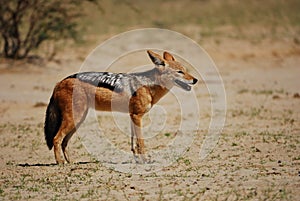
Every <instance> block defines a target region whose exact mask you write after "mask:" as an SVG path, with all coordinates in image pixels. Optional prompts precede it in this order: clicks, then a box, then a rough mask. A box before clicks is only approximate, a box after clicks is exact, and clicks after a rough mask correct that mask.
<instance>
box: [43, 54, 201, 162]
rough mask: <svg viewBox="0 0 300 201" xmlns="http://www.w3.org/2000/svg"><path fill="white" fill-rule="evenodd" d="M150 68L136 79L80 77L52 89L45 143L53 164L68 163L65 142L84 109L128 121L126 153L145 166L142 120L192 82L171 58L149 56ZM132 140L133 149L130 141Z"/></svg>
mask: <svg viewBox="0 0 300 201" xmlns="http://www.w3.org/2000/svg"><path fill="white" fill-rule="evenodd" d="M147 53H148V55H149V57H150V59H151V60H152V62H153V63H154V64H155V67H154V68H153V69H151V70H149V71H145V72H139V73H109V72H81V73H77V74H74V75H71V76H69V77H67V78H65V79H63V80H62V81H61V82H59V83H58V84H56V86H55V88H54V90H53V94H52V97H51V99H50V103H49V105H48V107H47V111H46V119H45V127H44V132H45V139H46V142H47V145H48V147H49V149H50V150H51V149H52V147H53V146H54V155H55V160H56V162H57V163H58V164H62V163H64V160H63V159H62V157H61V150H62V152H63V155H64V158H65V160H66V161H67V162H70V158H69V156H68V153H67V150H66V148H67V145H68V141H69V140H70V138H71V137H72V135H73V134H74V132H75V131H76V128H78V127H79V126H80V124H81V123H82V122H83V121H84V119H85V117H86V115H87V112H88V109H89V108H90V107H94V108H95V109H96V110H100V111H119V112H125V113H129V115H130V117H131V150H132V152H133V154H134V156H135V157H137V159H139V160H138V161H142V162H145V160H146V159H145V156H144V154H145V146H144V139H143V135H142V131H141V126H142V117H143V115H144V114H145V113H147V112H148V111H149V110H150V109H151V107H152V106H153V105H154V104H155V103H157V102H158V101H159V100H160V99H161V98H162V97H163V96H164V95H165V94H166V93H167V92H168V91H169V90H170V89H171V88H172V87H173V86H178V87H180V88H182V89H184V90H186V91H190V90H191V86H190V85H193V84H195V83H196V82H197V79H196V78H194V77H193V76H192V75H190V74H188V73H187V70H186V68H184V67H183V66H182V65H181V64H180V63H179V62H177V61H175V59H174V57H173V56H172V55H171V54H170V53H168V52H164V53H163V57H161V56H160V55H158V54H156V53H154V52H152V51H150V50H148V51H147ZM134 137H135V138H136V146H135V147H134V142H133V139H134Z"/></svg>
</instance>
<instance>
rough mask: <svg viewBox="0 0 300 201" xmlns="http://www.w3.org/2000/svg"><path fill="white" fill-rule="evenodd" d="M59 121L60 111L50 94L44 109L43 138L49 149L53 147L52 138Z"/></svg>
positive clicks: (60, 118) (56, 130) (59, 123)
mask: <svg viewBox="0 0 300 201" xmlns="http://www.w3.org/2000/svg"><path fill="white" fill-rule="evenodd" d="M61 121H62V117H61V112H60V110H59V108H58V106H57V104H56V103H55V101H54V99H53V96H52V97H51V99H50V102H49V105H48V107H47V110H46V119H45V125H44V133H45V139H46V142H47V146H48V148H49V149H50V150H51V149H52V147H53V139H54V137H55V135H56V133H57V132H58V130H59V127H60V125H61Z"/></svg>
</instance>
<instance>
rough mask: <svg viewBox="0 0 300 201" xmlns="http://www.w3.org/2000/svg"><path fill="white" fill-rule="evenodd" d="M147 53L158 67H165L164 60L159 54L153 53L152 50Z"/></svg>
mask: <svg viewBox="0 0 300 201" xmlns="http://www.w3.org/2000/svg"><path fill="white" fill-rule="evenodd" d="M147 53H148V55H149V57H150V59H151V61H152V62H153V63H154V64H155V65H157V66H164V65H165V61H164V59H163V58H162V57H161V56H160V55H159V54H156V53H154V52H152V51H151V50H147Z"/></svg>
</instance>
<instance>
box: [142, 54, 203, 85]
mask: <svg viewBox="0 0 300 201" xmlns="http://www.w3.org/2000/svg"><path fill="white" fill-rule="evenodd" d="M147 53H148V55H149V57H150V59H151V60H152V62H153V63H154V64H155V67H156V68H157V69H158V72H159V73H160V76H159V79H160V80H159V82H160V83H161V84H162V85H164V86H165V87H167V88H171V87H172V86H174V85H176V86H178V87H180V88H182V89H184V90H186V91H190V90H191V85H194V84H196V83H197V81H198V80H197V79H196V78H195V77H193V76H192V75H190V74H189V73H188V72H187V70H186V68H185V67H184V66H183V65H182V64H181V63H179V62H178V61H176V60H175V59H174V57H173V55H171V54H170V53H168V52H164V53H163V57H161V56H160V55H159V54H156V53H154V52H152V51H151V50H148V51H147Z"/></svg>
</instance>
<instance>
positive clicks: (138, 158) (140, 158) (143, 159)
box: [134, 154, 150, 164]
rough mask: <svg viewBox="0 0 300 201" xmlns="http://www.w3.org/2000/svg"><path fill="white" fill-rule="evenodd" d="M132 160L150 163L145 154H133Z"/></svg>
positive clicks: (139, 162)
mask: <svg viewBox="0 0 300 201" xmlns="http://www.w3.org/2000/svg"><path fill="white" fill-rule="evenodd" d="M134 160H135V162H136V163H138V164H147V163H150V157H148V156H146V155H145V154H134Z"/></svg>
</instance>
